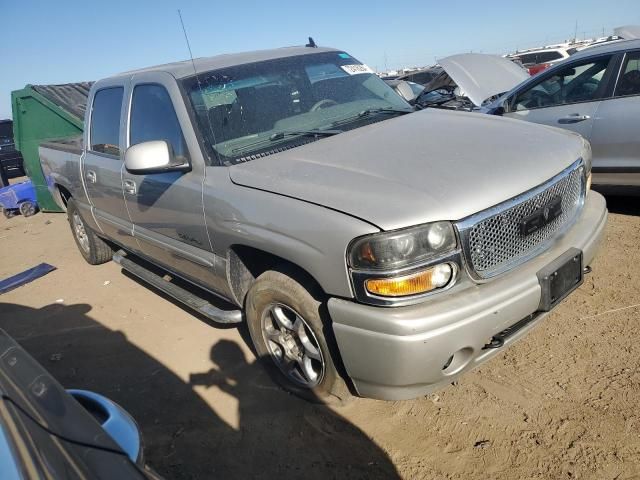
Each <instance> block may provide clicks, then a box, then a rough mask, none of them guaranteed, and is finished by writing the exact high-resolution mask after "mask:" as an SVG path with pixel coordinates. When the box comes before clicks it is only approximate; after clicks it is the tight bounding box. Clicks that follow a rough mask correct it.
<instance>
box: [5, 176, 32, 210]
mask: <svg viewBox="0 0 640 480" xmlns="http://www.w3.org/2000/svg"><path fill="white" fill-rule="evenodd" d="M0 207H2V210H3V211H4V213H5V216H6V217H11V216H13V215H14V214H16V213H17V212H18V210H19V211H20V213H21V214H22V215H25V216H31V215H33V214H34V213H36V211H37V209H38V202H37V200H36V189H35V188H34V186H33V183H31V180H27V181H26V182H21V183H16V184H14V185H9V186H8V187H3V188H0Z"/></svg>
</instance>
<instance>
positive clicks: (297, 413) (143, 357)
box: [0, 303, 399, 479]
mask: <svg viewBox="0 0 640 480" xmlns="http://www.w3.org/2000/svg"><path fill="white" fill-rule="evenodd" d="M90 311H91V306H89V305H86V304H78V305H69V306H66V305H61V304H52V305H47V306H45V307H43V308H40V309H34V308H30V307H26V306H22V305H16V304H8V303H0V328H3V329H4V330H6V331H7V332H8V333H9V334H10V335H11V336H13V337H14V338H15V339H16V340H17V341H18V342H19V343H20V344H21V345H22V346H23V347H24V348H25V349H26V350H27V351H28V352H29V353H30V354H31V355H33V356H34V357H35V358H36V359H37V360H38V361H39V362H40V363H41V364H42V365H43V366H44V367H45V368H46V369H47V370H49V371H50V372H51V373H52V374H53V376H54V377H55V378H56V379H57V380H58V381H59V382H60V383H61V384H62V385H64V386H65V387H66V388H83V389H88V390H94V391H96V392H99V393H102V394H104V395H106V396H108V397H109V398H111V399H113V400H115V401H116V402H118V403H119V404H120V405H122V406H123V407H124V408H125V409H126V410H127V411H128V412H129V413H131V414H132V416H133V417H134V418H135V419H136V421H137V422H138V424H139V425H140V427H141V430H142V433H143V436H144V439H145V452H146V457H147V461H148V463H149V465H150V466H152V467H153V468H154V469H155V470H157V471H158V472H159V473H160V474H161V475H163V476H165V477H166V478H177V479H182V478H184V479H186V478H189V479H191V478H274V477H276V476H277V477H279V478H300V477H304V478H318V479H320V478H322V479H325V478H399V475H398V473H397V470H396V468H395V467H394V465H393V463H392V462H391V460H390V459H389V457H388V456H387V455H386V453H385V452H384V451H383V450H382V449H380V448H379V447H378V446H376V445H375V444H374V443H373V442H372V441H371V440H370V439H369V438H368V437H367V436H366V435H365V434H364V433H363V432H362V431H361V430H360V429H358V428H357V427H355V426H354V425H352V424H351V423H349V422H348V421H347V420H346V419H344V418H342V417H341V416H340V415H338V414H337V413H336V412H334V411H333V410H331V409H329V408H327V407H325V406H323V405H314V404H311V403H308V402H305V401H302V400H300V399H298V398H296V397H293V396H291V395H289V394H287V393H286V392H284V391H282V390H280V389H279V388H278V387H276V386H275V385H274V384H273V383H272V382H271V380H270V379H269V377H268V375H267V374H266V373H265V372H264V371H263V369H262V368H261V367H260V366H259V365H258V364H257V363H256V362H250V361H248V360H247V358H246V356H245V354H244V351H243V350H242V349H241V348H240V347H239V346H238V345H237V344H236V343H235V342H234V341H231V340H220V341H218V342H217V343H216V344H214V345H213V346H212V347H211V352H210V355H211V362H212V364H211V367H210V368H209V369H207V370H205V371H203V372H193V373H192V374H191V375H190V379H189V381H188V382H186V381H184V380H183V379H182V378H180V377H179V376H178V375H176V374H175V373H173V372H172V371H171V369H170V368H167V367H166V366H165V365H163V364H162V363H160V362H159V361H158V360H156V359H154V358H153V357H151V356H150V355H148V354H147V353H145V352H144V351H143V350H141V349H139V348H138V347H137V346H135V345H134V344H132V343H131V342H130V341H128V339H127V337H126V336H125V334H124V333H122V332H120V331H114V330H111V329H109V328H106V327H105V326H103V325H102V324H100V323H98V322H97V321H95V320H94V319H92V318H91V317H90V316H89V315H88V314H89V312H90ZM209 388H213V389H219V390H220V392H224V395H223V394H221V395H219V396H230V397H232V398H233V399H234V400H235V402H236V404H237V410H238V413H237V416H238V417H239V420H238V423H237V425H236V426H235V427H234V426H232V425H230V424H229V423H228V422H226V421H225V420H223V419H222V418H221V416H220V415H219V414H218V413H217V411H216V410H217V408H216V407H215V406H214V407H211V406H210V405H209V404H208V403H207V402H206V401H205V400H204V399H203V397H201V396H200V395H199V394H198V392H197V391H196V390H195V389H209ZM219 396H218V397H219ZM216 398H217V397H216ZM227 408H229V407H228V405H227Z"/></svg>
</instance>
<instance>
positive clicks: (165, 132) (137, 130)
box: [129, 84, 189, 163]
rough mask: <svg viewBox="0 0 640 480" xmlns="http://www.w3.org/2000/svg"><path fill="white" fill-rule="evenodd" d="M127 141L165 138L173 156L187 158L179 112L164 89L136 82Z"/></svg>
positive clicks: (136, 142)
mask: <svg viewBox="0 0 640 480" xmlns="http://www.w3.org/2000/svg"><path fill="white" fill-rule="evenodd" d="M129 128H130V144H131V145H136V144H138V143H142V142H148V141H150V140H166V141H167V142H168V143H169V145H171V148H172V149H173V154H174V155H175V157H176V159H177V160H179V161H182V162H183V163H186V162H187V161H188V158H189V153H188V150H187V145H186V142H185V140H184V137H183V135H182V129H181V128H180V122H179V121H178V116H177V115H176V111H175V110H174V108H173V103H172V102H171V97H170V96H169V93H168V92H167V90H166V89H165V88H164V87H162V86H160V85H156V84H143V85H138V86H136V87H135V88H134V90H133V99H132V100H131V125H130V127H129Z"/></svg>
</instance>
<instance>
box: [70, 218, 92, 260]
mask: <svg viewBox="0 0 640 480" xmlns="http://www.w3.org/2000/svg"><path fill="white" fill-rule="evenodd" d="M73 231H74V233H75V235H76V238H77V239H78V243H79V244H80V247H81V248H82V249H83V250H84V251H85V252H87V253H89V236H88V235H87V231H86V230H85V228H84V223H82V218H80V215H79V214H78V213H74V214H73Z"/></svg>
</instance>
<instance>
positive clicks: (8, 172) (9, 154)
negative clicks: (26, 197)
mask: <svg viewBox="0 0 640 480" xmlns="http://www.w3.org/2000/svg"><path fill="white" fill-rule="evenodd" d="M0 169H2V171H3V173H4V175H0V178H2V177H4V178H5V181H0V187H4V186H6V185H5V183H8V182H6V179H9V178H14V177H21V176H23V175H24V174H25V172H24V168H23V166H22V155H21V154H20V152H19V151H18V150H16V145H15V142H14V140H13V121H11V120H0Z"/></svg>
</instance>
